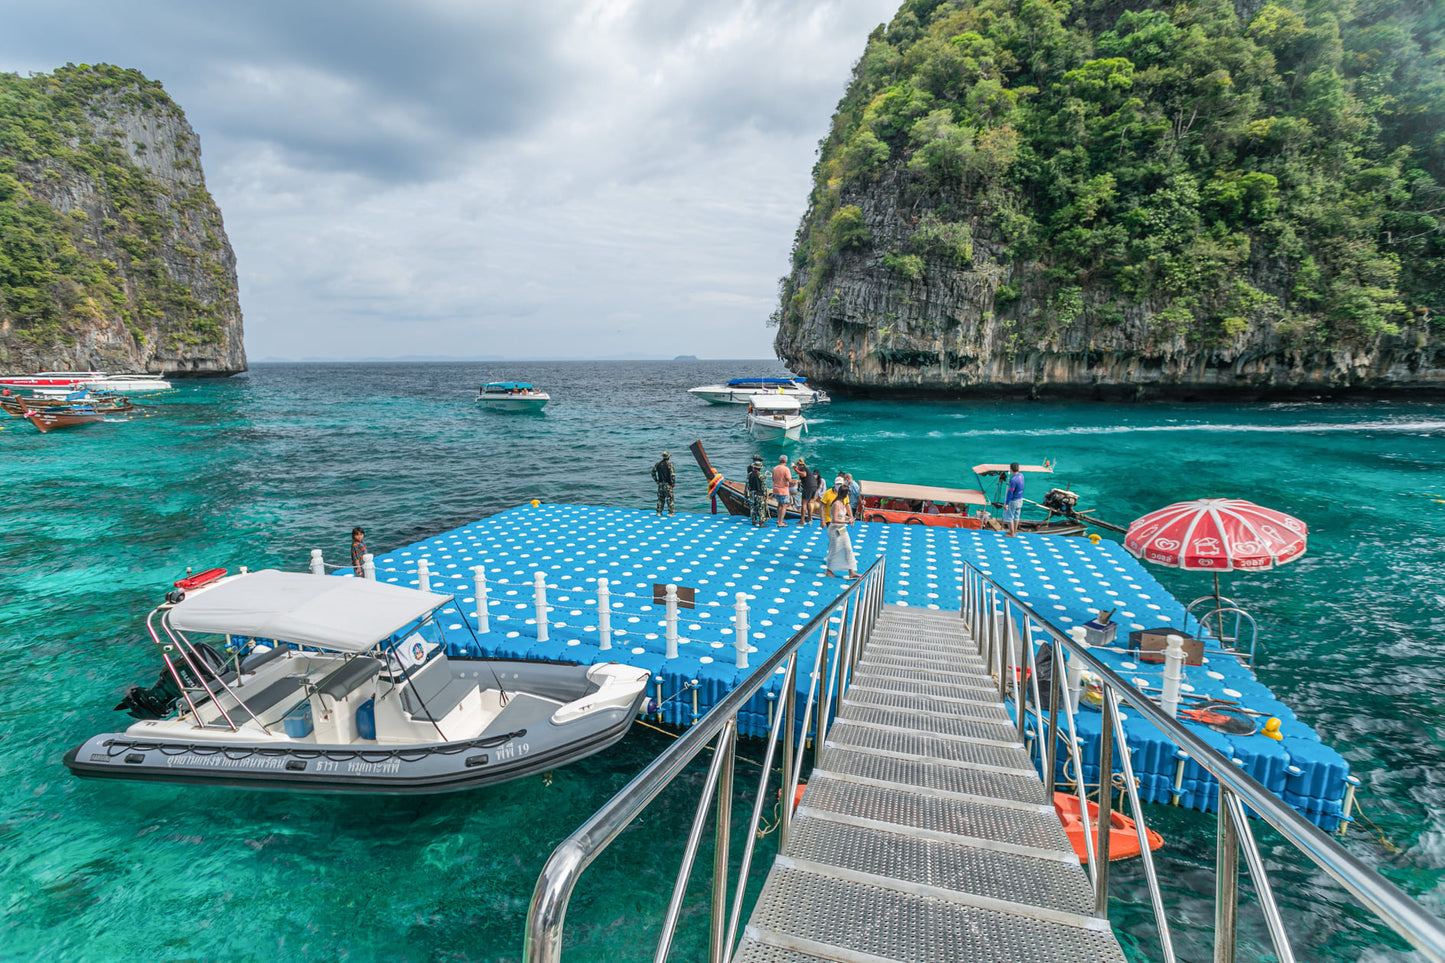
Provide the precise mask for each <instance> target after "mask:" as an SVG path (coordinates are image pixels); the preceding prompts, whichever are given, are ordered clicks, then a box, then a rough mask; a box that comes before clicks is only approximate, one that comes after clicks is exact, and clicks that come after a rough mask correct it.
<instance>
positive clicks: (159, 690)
mask: <svg viewBox="0 0 1445 963" xmlns="http://www.w3.org/2000/svg"><path fill="white" fill-rule="evenodd" d="M191 648H192V650H193V652H192V655H191V661H193V662H195V663H196V667H197V669H199V670H200V674H201V675H203V676H205V678H206V681H207V682H209V681H210V680H212V679H216V678H219V676H220V674H221V673H222V672H223V671H224V670H225V668H226V660H225V659H224V658H222V657H221V654H220V653H219V652H217V651H216V650H215V649H213V648H211V646H209V645H207V644H206V643H204V642H195V643H192V645H191ZM172 661H173V662H174V664H175V667H176V671H177V672H179V673H180V674H181V678H182V679H183V680H184V681H185V684H186V685H187V686H193V687H195V688H200V687H201V684H200V681H199V680H197V679H196V678H195V676H196V673H195V672H193V671H191V666H190V663H188V662H187V661H186V660H185V659H182V658H173V659H172ZM180 697H181V690H180V689H179V688H178V687H177V686H176V680H175V677H174V676H172V675H171V670H170V669H162V670H161V674H160V678H158V679H156V684H155V685H153V686H151V687H150V688H146V687H144V686H138V685H133V686H131V687H130V688H129V689H126V690H125V697H124V698H122V699H121V700H120V704H119V705H118V706H116V707H115V708H116V710H117V711H119V710H121V709H124V710H125V711H126V712H128V713H129V714H130V715H131V716H132V717H133V718H136V719H164V718H165V717H166V716H168V715H170V712H171V709H172V708H173V707H174V706H175V704H176V701H177V700H179V699H180Z"/></svg>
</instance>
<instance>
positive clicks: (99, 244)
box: [0, 66, 246, 376]
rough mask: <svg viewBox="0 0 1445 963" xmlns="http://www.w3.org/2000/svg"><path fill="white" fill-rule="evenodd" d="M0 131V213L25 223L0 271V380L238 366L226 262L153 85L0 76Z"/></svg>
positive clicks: (66, 71) (130, 80) (186, 133)
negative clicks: (12, 375)
mask: <svg viewBox="0 0 1445 963" xmlns="http://www.w3.org/2000/svg"><path fill="white" fill-rule="evenodd" d="M0 123H5V124H6V130H5V131H4V132H3V133H0V219H3V220H4V221H5V222H6V223H7V224H9V225H13V224H16V223H18V224H20V225H22V226H23V227H24V228H25V229H26V233H25V234H24V235H23V238H24V243H21V244H19V245H16V246H15V247H14V248H13V249H11V250H8V251H6V252H5V253H6V254H8V255H9V256H10V261H9V263H8V264H6V265H0V371H6V372H16V373H19V372H26V371H34V370H65V369H82V370H86V369H99V370H106V371H111V372H121V371H147V372H157V373H165V374H168V375H172V376H201V375H230V374H235V373H237V372H240V371H245V370H246V352H245V347H244V345H243V343H242V319H241V308H240V303H239V300H238V295H237V283H236V259H235V255H234V254H233V253H232V250H231V245H230V242H229V241H228V240H227V238H226V233H225V229H224V227H223V225H222V221H221V213H220V210H219V209H218V208H217V207H216V204H215V202H214V201H213V200H212V198H211V196H210V194H209V192H208V191H207V190H206V184H205V177H204V175H203V174H202V171H201V149H200V142H199V140H198V139H197V137H196V134H195V131H194V130H192V128H191V126H190V124H189V123H187V121H186V118H185V115H184V114H183V113H182V111H181V110H180V108H179V107H177V106H176V105H175V103H174V102H173V101H171V99H170V98H169V97H168V96H167V95H166V94H165V92H164V91H163V90H161V88H160V86H159V85H158V84H155V83H153V82H151V81H148V80H146V78H144V77H143V76H142V75H140V74H138V73H136V72H135V71H128V70H120V69H118V68H114V67H106V66H96V67H90V66H81V67H75V66H68V67H65V68H62V69H60V70H57V71H55V73H54V74H53V75H39V76H34V77H30V78H23V79H22V78H18V77H14V76H3V75H0ZM17 128H19V129H22V130H29V131H36V130H39V132H40V136H31V137H24V136H22V135H21V134H19V133H17ZM4 267H8V268H9V269H10V270H9V271H5V270H3V268H4Z"/></svg>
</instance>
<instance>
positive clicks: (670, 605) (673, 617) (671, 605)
mask: <svg viewBox="0 0 1445 963" xmlns="http://www.w3.org/2000/svg"><path fill="white" fill-rule="evenodd" d="M666 598H667V657H668V658H669V659H675V658H677V586H676V585H671V584H669V585H668V586H667V595H666Z"/></svg>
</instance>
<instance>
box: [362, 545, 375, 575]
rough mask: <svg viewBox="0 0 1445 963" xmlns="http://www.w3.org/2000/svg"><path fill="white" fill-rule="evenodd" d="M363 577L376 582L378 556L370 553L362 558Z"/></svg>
mask: <svg viewBox="0 0 1445 963" xmlns="http://www.w3.org/2000/svg"><path fill="white" fill-rule="evenodd" d="M361 577H362V578H364V579H366V580H368V581H371V582H375V581H376V556H375V555H372V554H371V553H370V552H367V553H366V554H365V555H363V556H361Z"/></svg>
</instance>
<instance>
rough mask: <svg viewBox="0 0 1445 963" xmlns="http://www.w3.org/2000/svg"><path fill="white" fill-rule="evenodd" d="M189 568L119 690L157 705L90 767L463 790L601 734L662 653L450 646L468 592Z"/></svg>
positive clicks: (89, 747)
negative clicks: (154, 664)
mask: <svg viewBox="0 0 1445 963" xmlns="http://www.w3.org/2000/svg"><path fill="white" fill-rule="evenodd" d="M176 586H177V591H175V592H171V593H169V594H168V595H167V596H166V601H165V603H163V604H162V605H160V606H159V607H158V608H156V609H155V610H154V611H152V612H151V613H150V615H149V616H147V618H146V629H147V630H148V632H149V634H150V637H151V640H152V641H153V642H154V643H155V644H156V648H157V650H158V653H159V655H160V657H161V659H162V661H163V663H164V665H163V668H162V670H161V674H160V679H159V681H158V682H157V683H156V685H154V686H151V687H150V688H144V687H141V686H132V687H131V688H130V690H129V691H128V692H127V693H126V695H125V698H124V699H123V700H122V702H121V704H120V705H118V706H116V709H125V710H127V711H128V712H129V713H130V714H131V716H133V717H134V718H136V719H137V720H139V721H137V722H133V723H131V724H130V725H128V726H126V727H125V728H124V729H123V730H122V731H112V732H103V733H101V734H99V735H95V736H92V737H91V738H89V739H87V740H86V741H85V742H84V743H82V744H81V745H79V746H77V747H76V748H75V749H73V750H71V751H70V752H69V753H67V754H66V756H65V765H66V766H67V767H68V768H69V769H70V771H71V772H73V773H75V774H76V775H77V776H88V777H96V778H103V779H138V780H148V781H155V782H189V783H208V784H220V785H229V786H245V787H253V788H269V789H292V790H299V791H307V792H316V791H329V792H363V793H434V792H448V791H451V790H456V789H469V788H472V787H474V786H484V785H489V784H493V783H499V782H506V781H507V780H510V779H516V778H518V777H520V776H525V775H529V774H531V773H537V772H547V771H549V770H551V769H553V768H555V767H557V766H561V765H565V764H567V763H569V762H575V761H576V760H578V759H582V758H584V757H586V756H590V755H592V754H593V753H595V752H599V751H601V750H602V749H605V748H607V747H608V746H610V745H612V744H613V743H614V742H616V741H617V740H619V739H621V738H622V737H623V736H624V735H626V733H627V730H628V729H629V727H631V725H632V721H633V719H634V718H635V717H636V715H637V712H638V708H639V706H640V705H641V703H642V702H643V700H644V699H645V698H646V686H647V681H648V679H649V677H650V674H651V673H650V672H649V670H647V669H638V668H634V667H632V666H627V665H621V664H619V663H616V662H608V663H599V664H595V665H582V664H579V663H573V662H543V661H537V660H530V659H528V660H517V659H485V658H469V657H466V656H454V657H448V655H447V654H446V652H445V646H444V642H445V636H444V635H443V633H442V626H441V625H440V624H439V622H438V619H439V618H441V615H440V613H441V610H442V609H443V608H446V607H448V606H450V607H453V609H455V608H458V607H459V606H457V603H456V600H455V599H454V598H453V597H452V596H450V595H438V594H434V593H432V592H421V591H418V590H416V589H411V588H403V587H401V586H399V585H391V584H388V583H385V582H374V581H371V580H369V579H360V578H350V577H336V576H330V575H310V574H300V573H295V572H277V571H273V570H265V571H260V572H251V573H246V572H245V571H244V570H242V574H240V575H232V576H230V577H226V570H225V569H212V570H210V571H208V572H203V573H201V574H200V575H196V576H194V577H192V578H187V579H183V580H181V581H179V582H177V583H176ZM445 621H447V622H448V623H452V624H451V625H450V628H451V629H453V630H462V631H469V630H470V629H471V625H470V623H467V622H466V619H465V618H459V617H458V616H456V615H449V616H446V617H445ZM456 622H461V623H465V625H466V628H465V629H463V626H462V625H458V624H455V623H456ZM452 634H453V636H455V634H456V633H455V631H453V633H452ZM467 640H468V644H467V645H466V647H465V648H466V649H467V650H469V651H473V652H475V651H478V648H479V645H480V644H479V643H478V642H477V640H476V637H475V635H471V634H469V635H468V636H467ZM221 653H226V654H225V655H222V654H221Z"/></svg>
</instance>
